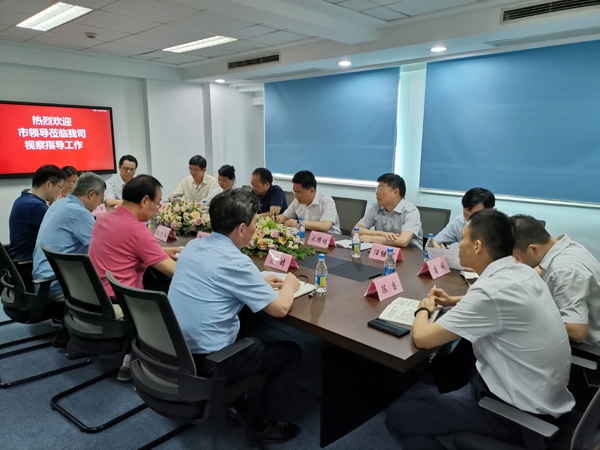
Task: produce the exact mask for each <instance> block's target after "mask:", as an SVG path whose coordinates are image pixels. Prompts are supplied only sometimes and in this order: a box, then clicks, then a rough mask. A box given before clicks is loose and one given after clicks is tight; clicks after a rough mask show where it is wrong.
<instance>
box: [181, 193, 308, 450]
mask: <svg viewBox="0 0 600 450" xmlns="http://www.w3.org/2000/svg"><path fill="white" fill-rule="evenodd" d="M257 210H258V204H257V203H256V200H255V199H254V198H253V196H252V194H251V193H249V192H245V191H243V190H241V189H236V190H228V191H225V192H223V193H221V194H219V195H217V196H216V197H215V198H214V199H213V201H212V202H211V204H210V219H211V224H212V230H213V232H212V234H211V235H210V236H208V237H205V238H204V239H194V240H192V241H190V243H189V244H188V245H187V246H186V247H185V248H184V249H183V251H182V252H181V255H180V257H179V260H178V263H177V270H176V271H175V276H174V277H173V282H172V283H171V288H170V289H169V300H170V302H171V306H172V307H173V311H174V312H175V316H176V317H177V321H178V322H179V326H180V327H181V331H182V332H183V335H184V336H185V339H186V341H187V343H188V345H189V347H190V350H191V352H192V356H193V358H194V361H195V363H196V368H197V370H198V373H199V374H210V372H211V369H213V367H214V364H213V363H211V362H210V361H207V360H206V359H205V358H206V356H207V355H210V354H211V353H213V352H217V351H219V350H221V349H223V348H224V347H227V346H228V345H230V344H232V343H233V342H235V340H236V337H237V334H238V331H239V329H240V321H239V318H238V313H239V312H240V310H241V309H242V307H243V306H244V305H248V307H249V308H250V309H251V310H252V311H253V312H258V311H261V310H262V311H264V312H266V313H267V314H270V315H271V316H274V317H284V316H285V315H287V313H288V311H289V310H290V309H291V307H292V304H293V302H294V292H295V291H296V290H297V289H298V287H299V285H300V284H299V282H298V280H297V279H296V277H295V276H294V275H292V274H288V275H287V276H286V277H285V279H284V280H281V279H279V278H278V277H275V276H269V277H266V278H263V277H262V275H261V274H260V272H259V270H258V268H257V267H256V266H255V265H254V263H253V262H252V260H251V259H250V258H249V257H248V256H247V255H244V254H243V253H242V252H240V249H241V248H243V247H245V246H246V245H247V244H248V242H250V239H252V236H253V235H254V232H255V230H256V219H257V216H256V212H257ZM273 287H277V288H281V290H280V291H279V293H276V292H275V291H274V290H273ZM256 341H257V342H256V343H255V344H254V345H252V346H250V347H248V348H246V349H245V350H243V351H242V352H240V353H238V354H237V355H235V356H233V357H231V358H229V359H228V360H227V362H226V363H225V364H226V365H227V366H226V373H225V375H224V376H225V377H226V378H227V382H228V383H233V382H235V381H238V380H240V379H243V378H247V377H249V376H252V375H254V374H264V375H266V377H267V381H266V386H265V388H264V389H263V392H262V395H261V397H260V399H259V398H255V397H254V396H253V397H252V398H251V399H249V400H248V401H247V402H245V404H244V403H243V402H239V403H242V404H241V405H234V411H235V412H236V414H237V415H238V417H239V418H241V420H242V421H243V422H244V423H245V424H246V425H248V426H249V427H250V429H251V430H252V432H253V433H254V437H255V439H256V440H258V441H260V442H261V443H263V444H276V443H281V442H285V441H288V440H290V439H292V438H293V437H295V436H296V435H297V434H298V433H299V432H300V428H299V427H298V426H297V425H296V424H294V423H287V422H276V421H272V420H269V421H267V420H265V419H267V418H272V419H275V420H283V418H284V415H285V410H286V405H287V403H288V401H289V398H290V390H291V387H292V385H293V382H294V377H295V375H296V371H297V369H298V364H299V363H300V356H301V350H300V348H299V347H298V346H297V345H296V344H295V343H293V342H284V341H282V342H261V341H258V340H256ZM257 403H258V404H257Z"/></svg>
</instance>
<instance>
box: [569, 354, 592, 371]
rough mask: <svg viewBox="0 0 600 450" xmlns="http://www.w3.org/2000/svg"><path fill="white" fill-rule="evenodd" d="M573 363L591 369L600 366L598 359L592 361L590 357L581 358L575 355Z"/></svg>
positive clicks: (572, 358)
mask: <svg viewBox="0 0 600 450" xmlns="http://www.w3.org/2000/svg"><path fill="white" fill-rule="evenodd" d="M571 364H575V365H576V366H580V367H583V368H584V369H590V370H596V369H597V368H598V363H597V362H596V361H591V360H589V359H586V358H581V357H579V356H575V355H571Z"/></svg>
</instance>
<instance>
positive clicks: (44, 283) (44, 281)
mask: <svg viewBox="0 0 600 450" xmlns="http://www.w3.org/2000/svg"><path fill="white" fill-rule="evenodd" d="M55 280H56V276H54V275H53V276H51V277H48V278H38V279H37V280H33V284H34V285H36V284H39V285H40V290H39V291H38V295H39V296H40V297H48V295H49V294H50V286H51V285H52V282H53V281H55Z"/></svg>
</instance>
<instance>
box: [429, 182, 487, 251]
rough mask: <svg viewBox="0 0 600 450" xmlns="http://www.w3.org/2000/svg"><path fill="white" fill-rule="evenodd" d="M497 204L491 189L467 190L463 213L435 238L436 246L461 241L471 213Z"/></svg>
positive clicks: (463, 200)
mask: <svg viewBox="0 0 600 450" xmlns="http://www.w3.org/2000/svg"><path fill="white" fill-rule="evenodd" d="M495 206H496V197H494V194H493V193H492V192H491V191H488V190H487V189H483V188H473V189H469V190H468V191H467V192H465V195H463V198H462V207H463V213H462V214H460V215H458V216H456V217H455V218H454V219H452V220H451V221H450V222H448V225H446V226H445V227H444V229H443V230H442V231H440V232H439V233H438V234H437V235H436V236H435V238H434V244H438V245H436V246H441V245H443V246H448V245H450V244H454V243H455V242H460V239H461V232H462V230H463V228H464V227H465V225H467V222H468V221H469V218H470V217H471V214H473V213H474V212H477V211H481V210H482V209H491V208H494V207H495Z"/></svg>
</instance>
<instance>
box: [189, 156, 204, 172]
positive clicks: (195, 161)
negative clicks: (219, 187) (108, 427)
mask: <svg viewBox="0 0 600 450" xmlns="http://www.w3.org/2000/svg"><path fill="white" fill-rule="evenodd" d="M188 164H189V165H190V166H198V167H200V169H206V159H204V157H202V156H200V155H194V156H192V157H191V158H190V162H189V163H188Z"/></svg>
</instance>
